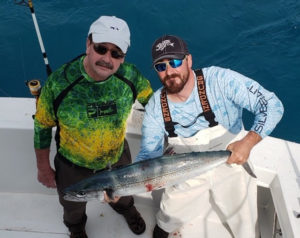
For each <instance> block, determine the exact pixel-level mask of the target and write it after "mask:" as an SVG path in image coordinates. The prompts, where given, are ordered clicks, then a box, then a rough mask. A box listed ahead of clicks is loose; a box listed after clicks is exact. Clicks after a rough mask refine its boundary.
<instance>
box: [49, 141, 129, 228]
mask: <svg viewBox="0 0 300 238" xmlns="http://www.w3.org/2000/svg"><path fill="white" fill-rule="evenodd" d="M131 162H132V160H131V154H130V150H129V146H128V143H127V141H126V140H125V142H124V151H123V153H122V156H121V158H120V159H119V161H118V162H117V163H115V164H114V165H112V168H116V167H120V166H123V165H126V164H130V163H131ZM54 164H55V170H56V185H57V192H58V195H59V202H60V204H61V205H62V206H63V209H64V215H63V220H64V223H65V225H66V226H67V227H68V229H69V231H70V232H77V231H81V230H83V229H84V227H85V224H86V220H87V216H86V202H72V201H67V200H64V198H63V192H62V191H63V190H64V189H65V188H66V187H68V186H69V185H71V184H74V183H76V182H79V181H80V180H82V179H84V178H87V177H89V176H92V175H94V171H93V170H91V169H87V168H83V167H79V166H77V165H74V164H73V163H71V162H70V161H68V160H67V159H66V158H64V157H63V156H62V155H60V154H59V153H57V154H56V156H55V159H54ZM133 204H134V200H133V197H132V196H125V197H121V198H120V200H119V201H118V202H117V203H109V205H110V206H111V207H112V208H113V209H114V210H115V211H116V212H117V213H119V214H123V213H124V211H126V210H128V209H129V208H130V207H132V206H133Z"/></svg>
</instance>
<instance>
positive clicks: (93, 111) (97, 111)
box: [87, 101, 117, 118]
mask: <svg viewBox="0 0 300 238" xmlns="http://www.w3.org/2000/svg"><path fill="white" fill-rule="evenodd" d="M114 114H117V105H116V103H115V102H113V101H111V102H108V103H98V102H95V103H88V104H87V115H88V118H98V117H103V116H110V115H114Z"/></svg>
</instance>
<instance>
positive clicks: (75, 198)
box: [63, 193, 87, 202]
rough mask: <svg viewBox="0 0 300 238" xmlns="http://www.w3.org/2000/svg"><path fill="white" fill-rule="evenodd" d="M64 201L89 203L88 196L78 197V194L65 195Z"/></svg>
mask: <svg viewBox="0 0 300 238" xmlns="http://www.w3.org/2000/svg"><path fill="white" fill-rule="evenodd" d="M63 198H64V200H67V201H71V202H85V201H87V197H86V196H78V194H77V193H65V194H64V196H63Z"/></svg>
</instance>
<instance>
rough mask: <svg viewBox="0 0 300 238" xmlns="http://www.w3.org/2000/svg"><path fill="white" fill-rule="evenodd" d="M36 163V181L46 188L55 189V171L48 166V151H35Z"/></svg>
mask: <svg viewBox="0 0 300 238" xmlns="http://www.w3.org/2000/svg"><path fill="white" fill-rule="evenodd" d="M35 155H36V162H37V170H38V171H37V172H38V173H37V179H38V181H39V182H40V183H42V184H43V185H44V186H46V187H48V188H55V187H56V182H55V171H54V169H52V168H51V165H50V159H49V155H50V149H49V148H46V149H35Z"/></svg>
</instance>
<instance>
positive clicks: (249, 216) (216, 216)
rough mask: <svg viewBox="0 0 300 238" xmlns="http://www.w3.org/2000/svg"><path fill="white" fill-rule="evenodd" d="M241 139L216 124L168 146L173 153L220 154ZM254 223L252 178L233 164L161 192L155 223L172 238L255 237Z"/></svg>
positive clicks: (255, 205)
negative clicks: (212, 152) (217, 151)
mask: <svg viewBox="0 0 300 238" xmlns="http://www.w3.org/2000/svg"><path fill="white" fill-rule="evenodd" d="M244 134H245V132H244V131H242V132H241V133H239V134H238V135H234V134H232V133H230V132H229V131H228V130H226V129H225V128H224V127H223V126H221V125H217V126H214V127H211V128H208V129H205V130H202V131H199V132H198V133H197V134H196V135H194V136H193V137H190V138H182V137H179V136H177V137H172V138H169V146H172V148H173V151H174V152H176V153H186V152H192V151H213V150H225V149H226V148H227V146H228V144H230V142H232V141H236V140H238V139H240V138H242V137H243V135H244ZM256 221H257V186H256V179H254V178H252V177H250V176H249V175H248V173H247V172H246V171H245V170H244V168H243V167H242V166H240V165H236V164H233V165H227V164H225V165H221V166H219V167H217V168H215V169H213V170H211V171H208V172H206V173H204V174H202V175H200V176H198V177H195V178H193V179H189V180H187V181H185V182H184V183H181V184H178V185H175V186H172V187H169V188H166V189H165V192H164V193H163V195H162V199H161V203H160V211H159V212H158V213H157V224H158V225H159V226H160V227H161V228H162V229H163V230H165V231H167V232H169V233H171V235H170V236H171V237H182V238H183V237H187V238H194V237H195V238H196V237H199V238H200V237H201V238H219V237H222V238H226V237H235V238H254V237H256V235H255V233H256V232H255V226H256ZM170 236H169V237H170Z"/></svg>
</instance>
